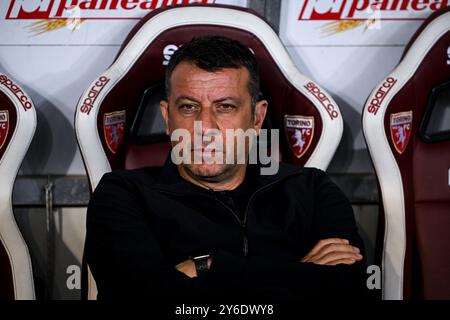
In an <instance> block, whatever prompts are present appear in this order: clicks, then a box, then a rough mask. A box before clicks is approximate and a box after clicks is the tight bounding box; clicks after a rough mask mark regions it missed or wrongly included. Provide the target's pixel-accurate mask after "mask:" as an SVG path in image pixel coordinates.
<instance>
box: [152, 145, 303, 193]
mask: <svg viewBox="0 0 450 320" xmlns="http://www.w3.org/2000/svg"><path fill="white" fill-rule="evenodd" d="M261 168H262V165H261V164H259V163H258V164H249V165H248V167H247V172H246V179H250V180H251V182H252V185H253V186H255V189H259V188H262V187H264V186H266V185H268V184H272V183H274V182H276V181H278V180H282V179H284V178H286V177H289V176H292V175H296V174H298V173H299V172H300V171H301V170H300V169H299V168H298V167H295V166H292V165H287V164H284V163H279V170H278V172H277V173H276V174H274V175H261ZM158 169H159V170H157V175H156V176H155V181H154V184H153V186H152V187H153V188H156V189H159V190H161V191H166V192H170V193H178V194H186V195H188V194H192V193H198V192H199V191H200V190H201V188H200V187H197V186H195V185H194V184H192V183H190V182H188V181H186V180H184V179H183V178H182V177H181V176H180V175H179V173H178V169H177V166H176V165H175V164H173V162H172V160H171V157H170V153H169V156H168V157H167V158H166V161H165V163H164V166H163V167H162V168H158ZM211 191H212V190H211Z"/></svg>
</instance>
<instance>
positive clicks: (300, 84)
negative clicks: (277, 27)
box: [75, 5, 343, 190]
mask: <svg viewBox="0 0 450 320" xmlns="http://www.w3.org/2000/svg"><path fill="white" fill-rule="evenodd" d="M205 35H222V36H227V37H230V38H233V39H236V40H238V41H240V42H242V43H243V44H245V45H247V46H248V47H249V48H250V49H251V50H252V51H253V52H254V54H255V57H256V59H257V61H258V64H259V68H260V79H261V91H262V93H263V95H264V97H265V98H266V99H267V100H268V101H269V109H268V116H267V121H266V127H267V128H271V129H279V130H280V133H279V135H280V158H281V160H282V161H284V162H290V163H293V164H296V165H299V166H305V165H306V166H313V167H318V168H321V169H326V168H327V166H328V164H329V162H330V161H331V159H332V157H333V155H334V153H335V151H336V148H337V146H338V144H339V142H340V140H341V137H342V131H343V120H342V116H341V113H340V111H339V108H338V106H337V104H336V103H335V102H334V101H333V99H332V98H331V96H330V95H329V94H327V93H326V92H325V90H323V89H322V88H320V86H319V85H317V84H316V83H315V82H314V81H312V80H309V79H307V78H306V77H305V76H303V75H302V74H301V73H300V72H299V71H298V70H297V68H296V66H295V65H294V63H293V62H292V60H291V58H290V57H289V55H288V53H287V51H286V49H285V48H284V46H283V44H282V43H281V41H280V39H279V38H278V36H277V34H276V33H275V32H274V31H273V29H272V28H271V27H270V26H269V24H268V23H267V22H265V21H264V20H263V19H262V18H261V17H259V16H258V15H256V14H255V13H254V12H253V11H251V10H248V9H243V8H239V7H231V6H218V5H213V6H211V5H189V6H176V7H172V8H165V9H159V10H155V11H153V12H152V13H150V14H148V15H147V16H146V17H144V18H143V19H142V21H140V23H138V24H137V26H136V27H135V28H134V29H133V30H132V31H131V32H130V34H129V36H128V37H127V39H126V40H125V42H124V44H123V46H122V48H121V50H120V52H119V54H118V56H117V58H116V59H115V61H114V62H113V64H112V65H111V66H110V67H109V69H108V70H106V71H105V72H104V73H103V74H101V75H100V76H99V77H98V78H97V79H96V80H95V81H94V82H93V83H92V84H91V85H90V86H89V87H88V89H87V90H86V91H85V93H84V94H83V95H82V97H81V98H80V100H79V102H78V106H77V109H76V115H75V130H76V135H77V139H78V143H79V146H80V150H81V154H82V157H83V161H84V164H85V167H86V171H87V174H88V177H89V180H90V186H91V188H92V190H93V189H95V187H96V186H97V184H98V182H99V180H100V178H101V177H102V176H103V174H104V173H105V172H108V171H110V170H113V169H124V168H127V169H128V168H136V167H142V166H159V165H162V164H163V162H164V160H165V158H166V156H167V155H168V152H169V149H170V145H169V143H168V140H167V137H165V135H164V125H161V122H162V120H161V118H160V115H159V107H157V106H158V105H159V101H160V100H161V98H162V97H163V96H164V86H163V82H164V73H165V66H166V65H167V63H168V61H169V59H170V56H171V54H172V53H173V52H174V51H175V50H176V49H177V48H178V47H179V46H181V45H182V44H183V43H185V42H188V41H190V40H191V39H192V38H193V37H194V36H195V37H199V36H205ZM145 119H147V120H145ZM148 128H153V129H154V130H153V132H151V133H149V134H147V133H145V130H147V129H148ZM296 128H301V129H306V130H305V132H306V134H305V135H304V137H303V139H304V140H303V142H304V143H303V146H302V147H298V146H297V147H296V146H294V145H295V138H294V137H293V132H295V129H296ZM143 132H144V133H143Z"/></svg>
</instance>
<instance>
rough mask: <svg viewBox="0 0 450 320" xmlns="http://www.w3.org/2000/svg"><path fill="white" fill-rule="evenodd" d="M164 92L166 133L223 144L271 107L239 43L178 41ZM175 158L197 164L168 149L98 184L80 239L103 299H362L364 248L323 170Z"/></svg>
mask: <svg viewBox="0 0 450 320" xmlns="http://www.w3.org/2000/svg"><path fill="white" fill-rule="evenodd" d="M166 89H167V97H168V99H167V101H162V102H161V112H162V115H163V117H164V119H165V121H166V124H167V133H168V134H170V135H173V133H174V132H175V131H176V130H178V129H182V130H184V131H185V132H188V133H189V134H191V136H195V135H196V134H200V135H202V134H204V133H205V132H206V131H207V130H208V129H214V130H216V132H220V133H221V134H222V135H223V137H224V141H225V140H226V137H225V131H226V130H230V129H242V130H255V132H259V130H260V129H261V126H262V123H263V120H264V117H265V114H266V109H267V101H265V100H262V99H259V80H258V73H257V66H256V61H255V58H254V57H253V54H252V53H251V52H250V51H249V50H248V49H247V48H246V47H245V46H243V45H242V44H240V43H239V42H237V41H234V40H230V39H227V38H224V37H218V36H214V37H204V38H198V39H194V40H192V41H191V42H189V43H186V44H184V45H183V46H182V47H181V48H180V49H179V50H178V51H177V52H176V53H175V54H174V55H173V57H172V59H171V61H170V63H169V65H168V67H167V74H166ZM195 121H201V122H202V126H201V127H200V131H201V132H198V130H199V129H198V127H196V126H195ZM184 142H185V143H186V141H184ZM246 146H247V145H246ZM196 148H197V149H196ZM245 150H246V151H245V154H244V157H247V158H246V159H248V152H249V149H248V148H246V149H245ZM183 152H184V154H182V155H181V157H183V156H184V158H183V159H188V160H193V159H194V158H195V157H196V152H200V154H201V155H202V156H204V157H205V158H202V159H203V160H202V161H200V162H198V161H197V162H196V161H182V162H177V161H178V160H179V159H180V158H179V157H178V158H177V155H174V153H173V152H172V155H171V156H169V157H168V159H167V161H166V164H165V165H164V167H163V168H144V169H138V170H130V171H118V172H112V173H108V174H105V175H104V177H103V178H102V180H101V181H100V183H99V185H98V187H97V188H96V190H95V192H94V194H93V197H92V199H91V202H90V204H89V208H88V216H87V240H86V241H87V245H86V253H87V259H88V263H89V265H90V268H91V270H92V273H93V275H94V278H95V280H96V283H97V287H98V292H99V295H98V298H99V299H121V298H124V299H136V298H137V299H139V298H147V297H158V298H162V299H169V300H172V299H175V300H176V301H179V300H180V299H181V300H182V301H183V299H190V298H194V299H200V300H197V301H204V299H206V298H208V299H210V298H212V299H214V298H217V299H220V298H223V297H241V298H242V297H247V298H248V297H253V298H257V299H259V298H261V299H264V298H267V299H278V300H297V299H304V298H320V297H327V298H348V297H361V294H362V293H363V292H364V286H365V280H364V274H365V270H364V260H363V256H362V254H361V253H362V250H363V244H362V241H361V238H360V237H359V235H358V230H357V227H356V224H355V220H354V216H353V211H352V208H351V205H350V203H349V201H348V200H347V199H346V197H345V196H344V195H343V193H342V192H341V191H340V190H339V189H338V188H337V186H336V185H335V184H333V183H332V182H331V181H330V180H329V178H328V177H327V176H326V174H325V173H324V172H323V171H320V170H318V169H313V168H303V169H301V168H297V167H293V166H290V165H285V164H280V167H279V170H278V172H277V173H276V174H273V175H262V174H261V166H260V165H258V164H249V163H247V162H248V161H246V162H245V163H239V162H238V163H236V161H231V162H228V161H227V162H225V163H224V162H212V163H211V162H208V161H205V159H206V158H208V157H209V158H214V159H217V158H215V157H217V156H220V157H222V158H223V159H225V158H226V156H227V153H228V156H229V155H230V152H233V153H232V157H231V158H232V159H234V160H236V159H237V157H238V155H237V153H236V151H235V150H234V149H233V151H230V150H229V149H227V148H222V149H220V148H219V149H215V150H210V149H208V148H206V147H205V145H203V144H202V145H201V146H200V147H198V146H196V147H193V146H191V145H190V148H189V149H188V151H186V150H184V151H183ZM174 162H175V163H177V164H174Z"/></svg>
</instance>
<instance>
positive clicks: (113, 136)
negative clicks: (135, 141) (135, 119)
mask: <svg viewBox="0 0 450 320" xmlns="http://www.w3.org/2000/svg"><path fill="white" fill-rule="evenodd" d="M103 129H104V132H105V140H106V144H107V146H108V148H109V150H111V152H112V153H116V152H117V150H118V149H119V147H120V145H121V144H122V141H123V134H124V131H125V110H122V111H116V112H111V113H105V114H104V117H103Z"/></svg>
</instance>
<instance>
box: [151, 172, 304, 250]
mask: <svg viewBox="0 0 450 320" xmlns="http://www.w3.org/2000/svg"><path fill="white" fill-rule="evenodd" d="M297 174H299V173H298V172H296V173H293V174H290V175H287V176H285V177H282V178H280V179H278V180H276V181H273V182H271V183H268V184H266V185H265V186H262V187H261V188H259V189H257V190H256V191H255V192H253V193H252V195H251V196H250V199H249V200H248V203H247V207H246V208H245V212H244V218H243V219H242V220H241V219H240V218H239V216H238V215H237V214H236V212H234V211H233V210H232V209H231V208H230V207H229V206H227V205H226V204H224V203H223V202H222V201H220V200H219V199H218V198H217V196H214V199H215V200H216V201H217V202H218V203H220V205H221V206H222V207H224V208H225V209H226V210H227V211H228V212H230V213H231V215H232V216H233V217H234V218H235V219H236V221H237V222H238V223H239V226H240V227H241V235H242V251H243V253H244V256H245V257H246V256H247V255H248V235H247V215H248V211H249V209H250V205H251V202H252V201H253V199H254V197H255V195H256V194H257V193H258V192H261V191H262V190H265V189H267V188H269V187H271V186H273V185H275V184H277V183H279V182H281V181H284V180H286V179H287V178H290V177H292V176H295V175H297ZM158 190H159V191H160V192H163V193H167V194H171V195H175V196H180V194H179V193H175V192H171V191H167V190H161V189H158ZM209 191H211V192H214V190H212V189H209Z"/></svg>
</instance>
